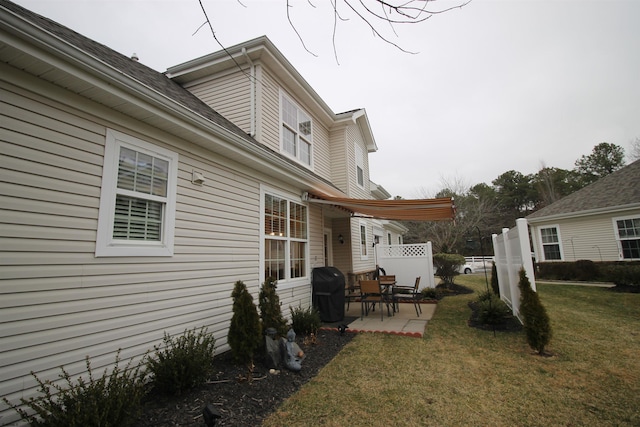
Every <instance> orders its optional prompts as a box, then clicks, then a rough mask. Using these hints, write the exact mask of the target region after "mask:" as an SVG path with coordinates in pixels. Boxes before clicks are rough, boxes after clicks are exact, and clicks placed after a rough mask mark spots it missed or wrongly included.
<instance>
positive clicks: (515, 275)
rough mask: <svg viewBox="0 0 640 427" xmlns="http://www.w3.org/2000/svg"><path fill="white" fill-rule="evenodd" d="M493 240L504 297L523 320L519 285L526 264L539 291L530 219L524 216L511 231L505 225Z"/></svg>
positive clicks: (499, 284)
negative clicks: (531, 240)
mask: <svg viewBox="0 0 640 427" xmlns="http://www.w3.org/2000/svg"><path fill="white" fill-rule="evenodd" d="M492 239H493V250H494V254H495V262H496V270H497V272H498V286H499V288H500V298H501V299H502V300H503V301H504V302H505V303H506V304H507V305H508V306H509V307H510V308H511V310H512V311H513V315H514V316H516V317H517V318H518V319H520V321H521V322H522V318H521V317H520V288H519V287H518V282H519V281H520V276H519V271H520V269H521V268H523V267H524V271H525V272H526V273H527V277H528V278H529V281H530V282H531V289H533V290H534V291H536V280H535V277H534V270H533V260H532V259H531V244H530V243H529V231H528V229H527V220H526V219H524V218H519V219H517V220H516V226H515V228H512V229H511V230H509V229H508V228H503V229H502V234H494V235H493V236H492Z"/></svg>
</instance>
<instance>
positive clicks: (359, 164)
mask: <svg viewBox="0 0 640 427" xmlns="http://www.w3.org/2000/svg"><path fill="white" fill-rule="evenodd" d="M356 183H357V184H358V187H361V188H364V150H363V149H362V147H361V146H359V145H356Z"/></svg>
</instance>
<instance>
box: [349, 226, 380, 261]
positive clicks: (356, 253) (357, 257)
mask: <svg viewBox="0 0 640 427" xmlns="http://www.w3.org/2000/svg"><path fill="white" fill-rule="evenodd" d="M360 224H361V223H360V219H358V218H353V219H351V238H352V240H353V242H352V244H351V258H352V259H353V267H352V268H353V271H354V272H356V273H359V272H362V271H370V270H373V269H375V266H376V262H375V256H374V252H373V247H372V244H373V228H372V226H371V222H370V221H367V220H363V222H362V224H366V230H367V257H366V259H362V255H361V247H360Z"/></svg>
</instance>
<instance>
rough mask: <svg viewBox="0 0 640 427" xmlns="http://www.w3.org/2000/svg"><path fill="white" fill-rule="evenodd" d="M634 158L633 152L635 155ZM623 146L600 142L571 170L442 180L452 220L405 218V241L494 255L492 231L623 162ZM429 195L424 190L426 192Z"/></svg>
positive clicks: (437, 248)
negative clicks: (471, 180)
mask: <svg viewBox="0 0 640 427" xmlns="http://www.w3.org/2000/svg"><path fill="white" fill-rule="evenodd" d="M631 157H632V158H633V157H635V156H634V155H633V154H632V156H631ZM624 159H625V155H624V149H623V148H622V147H620V146H618V145H615V144H609V143H606V142H602V143H600V144H598V145H596V146H595V147H594V148H593V150H592V152H591V154H589V155H583V156H582V157H580V158H579V159H578V160H576V162H575V167H574V169H572V170H566V169H560V168H555V167H547V166H544V165H543V167H542V168H541V169H540V170H539V171H538V172H537V173H534V174H529V175H524V174H522V173H521V172H518V171H515V170H509V171H506V172H504V173H503V174H501V175H500V176H498V177H497V178H496V179H494V180H493V181H491V185H488V184H486V183H479V184H475V185H473V186H471V187H467V186H465V185H464V184H463V183H462V182H460V181H459V180H456V181H455V182H444V183H443V188H442V189H441V190H440V191H438V193H436V194H435V195H434V197H453V198H454V203H455V206H456V218H455V221H453V222H449V221H447V222H426V221H405V222H404V225H405V226H407V227H408V228H409V232H408V233H407V234H406V235H405V237H404V242H405V243H419V242H426V241H431V242H432V244H433V250H434V253H437V252H447V253H459V254H463V255H480V254H481V251H483V252H484V253H485V255H492V254H493V248H492V246H491V235H492V234H494V233H496V234H498V233H500V232H501V231H502V229H503V228H505V227H507V228H512V227H513V226H514V225H515V221H516V219H518V218H523V217H525V216H527V215H529V214H531V213H533V212H535V211H537V210H538V209H541V208H543V207H545V206H547V205H549V204H551V203H553V202H555V201H557V200H559V199H561V198H563V197H565V196H567V195H569V194H571V193H573V192H575V191H577V190H579V189H581V188H582V187H585V186H587V185H589V184H591V183H593V182H595V181H596V180H598V179H600V178H602V177H604V176H606V175H609V174H610V173H612V172H615V171H616V170H618V169H620V168H622V167H623V166H624V165H625V160H624ZM425 197H426V195H425Z"/></svg>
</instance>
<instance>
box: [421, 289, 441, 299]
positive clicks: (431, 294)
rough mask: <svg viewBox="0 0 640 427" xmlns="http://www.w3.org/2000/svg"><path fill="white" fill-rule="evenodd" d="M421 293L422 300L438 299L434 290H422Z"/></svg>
mask: <svg viewBox="0 0 640 427" xmlns="http://www.w3.org/2000/svg"><path fill="white" fill-rule="evenodd" d="M421 293H422V298H424V299H438V291H437V290H436V289H435V288H424V289H423V290H422V291H421Z"/></svg>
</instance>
